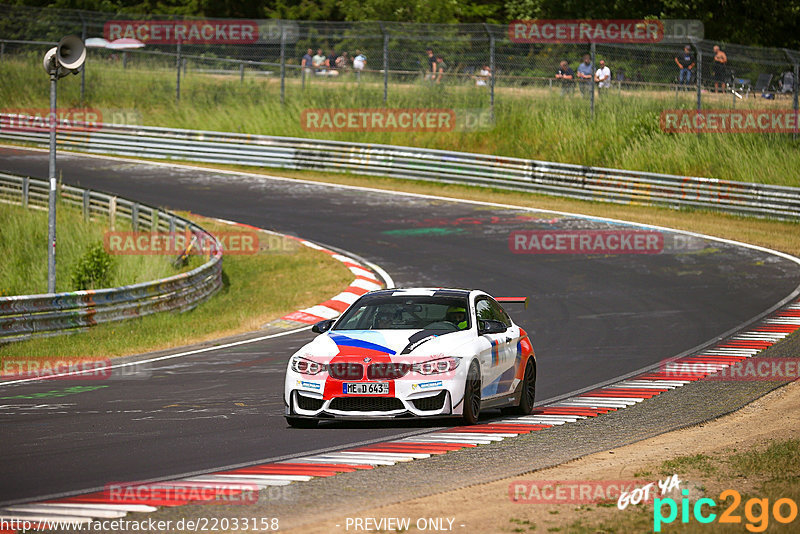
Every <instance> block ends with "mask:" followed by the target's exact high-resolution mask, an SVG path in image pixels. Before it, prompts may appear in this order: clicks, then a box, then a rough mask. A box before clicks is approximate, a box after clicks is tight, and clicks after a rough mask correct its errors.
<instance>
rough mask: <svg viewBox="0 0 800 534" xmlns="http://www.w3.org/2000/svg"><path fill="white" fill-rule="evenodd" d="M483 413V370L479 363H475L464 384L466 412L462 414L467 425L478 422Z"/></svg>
mask: <svg viewBox="0 0 800 534" xmlns="http://www.w3.org/2000/svg"><path fill="white" fill-rule="evenodd" d="M480 413H481V372H480V369H479V368H478V365H477V364H475V363H473V364H472V365H471V366H470V368H469V372H468V373H467V381H466V383H465V384H464V414H463V415H462V416H461V417H462V419H463V420H464V424H465V425H474V424H475V423H477V422H478V416H479V415H480Z"/></svg>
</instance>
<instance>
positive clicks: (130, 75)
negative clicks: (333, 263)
mask: <svg viewBox="0 0 800 534" xmlns="http://www.w3.org/2000/svg"><path fill="white" fill-rule="evenodd" d="M0 78H2V79H3V84H2V86H0V101H2V102H3V107H4V108H25V107H36V108H42V107H46V106H47V103H48V84H47V81H46V77H45V76H44V75H43V74H42V72H41V66H40V58H39V57H38V56H35V55H29V56H16V57H14V58H10V59H6V61H5V62H4V63H3V64H2V65H0ZM343 78H345V79H342V80H319V79H309V80H308V82H307V84H306V88H305V89H302V88H301V86H300V82H299V81H298V80H297V79H291V78H290V79H288V80H287V83H286V104H285V105H283V106H282V105H281V104H280V92H279V83H278V80H276V79H274V78H272V79H263V78H258V79H256V78H254V77H248V78H246V79H245V82H244V83H240V82H239V78H238V76H210V75H204V74H198V73H193V72H192V70H191V69H190V70H189V71H188V75H187V76H186V77H185V78H183V79H182V92H181V101H180V104H177V103H176V102H175V73H174V71H172V70H167V69H161V70H159V69H154V68H149V67H145V66H129V68H127V69H123V68H122V67H121V65H120V64H119V63H108V62H104V61H102V60H92V58H91V57H90V60H89V63H88V64H87V75H86V87H87V92H86V95H87V97H86V102H85V105H86V106H87V107H93V108H97V109H100V110H101V111H103V113H104V114H105V116H106V117H107V118H109V117H114V116H115V115H114V110H117V111H119V110H124V111H127V112H128V116H130V117H133V119H132V120H135V121H136V122H139V121H140V120H141V122H142V123H144V124H148V125H158V126H169V127H179V128H191V129H206V130H219V131H230V132H242V133H252V134H266V135H284V136H296V137H313V138H325V139H338V140H343V141H356V142H368V143H389V144H398V145H410V146H418V147H428V148H439V149H447V150H461V151H468V152H482V153H490V154H495V155H504V156H515V157H524V158H532V159H541V160H550V161H559V162H567V163H577V164H581V165H598V166H607V167H618V168H626V169H635V170H644V171H653V172H664V173H671V174H678V175H696V176H709V177H714V178H721V179H728V180H739V181H753V182H762V183H774V184H783V185H799V184H800V178H798V176H797V173H796V169H797V168H800V151H798V148H800V141H795V140H793V139H792V137H791V136H790V135H786V134H762V135H758V134H704V135H691V134H665V133H663V132H662V131H661V130H660V128H659V116H660V113H661V111H662V110H664V109H671V108H691V107H692V106H693V105H694V100H693V98H694V95H693V94H692V93H682V94H681V95H679V96H676V95H675V93H672V92H669V91H664V92H656V91H630V92H622V93H621V94H618V93H616V92H615V91H613V90H612V91H611V92H610V93H609V94H604V95H603V97H602V98H598V100H597V102H596V117H595V119H594V120H592V119H591V117H590V115H589V110H588V103H587V101H586V100H585V99H582V98H581V97H580V96H577V93H576V95H575V96H572V97H569V98H562V97H561V96H560V94H559V91H558V90H552V91H550V90H548V89H546V88H532V87H522V88H520V87H504V86H501V87H498V88H497V90H496V108H495V112H496V113H495V116H496V124H495V127H494V128H492V129H490V130H487V131H472V132H460V131H451V132H433V133H419V132H416V133H415V132H357V133H354V132H350V133H311V132H308V131H306V130H304V129H303V128H302V127H301V124H300V114H301V112H302V111H303V110H304V109H307V108H326V107H336V108H364V107H383V105H384V104H383V88H382V85H381V84H380V83H379V79H378V78H368V77H366V78H365V81H363V82H362V83H361V84H358V83H355V82H354V81H353V80H352V79H351V78H349V77H343ZM79 87H80V84H79V80H78V78H77V77H68V78H65V79H63V80H62V81H61V82H60V83H59V95H60V97H59V103H60V107H64V108H66V107H72V106H78V105H79V95H80V92H79ZM705 102H706V106H707V107H710V108H727V107H730V100H729V99H727V97H726V96H722V95H708V97H707V98H706V100H705ZM487 104H488V98H487V93H486V91H485V90H483V88H476V87H473V86H470V85H437V86H430V85H429V84H425V83H422V82H419V81H418V82H406V83H404V84H402V85H390V87H389V105H390V106H391V107H395V108H401V107H406V108H453V109H457V110H458V109H476V108H485V107H486V106H487ZM737 106H738V107H746V106H749V107H759V106H772V107H776V106H777V107H782V108H788V107H790V106H791V103H790V102H789V101H788V100H785V99H784V100H781V101H778V102H766V101H762V100H760V99H751V100H748V101H742V102H740V103H738V104H737ZM116 116H117V117H119V116H120V115H119V114H117V115H116Z"/></svg>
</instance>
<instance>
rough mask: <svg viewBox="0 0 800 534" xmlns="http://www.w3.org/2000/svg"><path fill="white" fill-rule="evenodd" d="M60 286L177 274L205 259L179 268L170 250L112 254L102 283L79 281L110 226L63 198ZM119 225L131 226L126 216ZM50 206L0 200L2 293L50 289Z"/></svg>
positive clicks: (117, 282) (58, 226)
mask: <svg viewBox="0 0 800 534" xmlns="http://www.w3.org/2000/svg"><path fill="white" fill-rule="evenodd" d="M56 216H57V221H56V229H57V232H56V242H57V244H58V248H57V253H56V291H57V292H67V291H76V290H78V289H99V288H101V287H117V286H123V285H129V284H137V283H140V282H147V281H150V280H157V279H159V278H165V277H167V276H173V275H175V274H178V273H180V272H184V271H187V270H191V269H194V268H195V267H198V266H199V265H201V264H202V260H201V259H200V258H199V257H198V256H192V257H191V260H190V261H189V263H188V265H186V266H185V267H183V268H181V269H180V270H176V269H174V268H173V267H172V265H171V263H172V259H173V258H171V257H167V256H145V255H136V256H134V255H113V256H109V259H110V264H111V266H110V268H109V269H108V276H107V277H105V279H104V280H105V283H104V284H103V285H90V286H89V287H86V288H81V287H78V286H77V285H76V284H75V283H74V281H73V279H74V276H73V275H74V274H75V273H76V271H77V270H79V263H80V262H81V259H82V258H83V257H84V256H85V255H86V254H87V252H88V251H89V249H90V248H92V247H97V246H98V245H100V246H102V244H103V235H104V233H105V232H106V231H107V230H108V229H109V228H108V226H107V224H104V223H105V221H102V220H100V219H98V220H96V221H95V222H94V223H87V222H85V221H84V220H83V216H82V214H81V212H80V211H79V210H77V209H74V208H73V207H72V206H69V205H67V204H63V203H61V202H59V204H58V206H57V209H56ZM115 230H116V231H119V232H129V231H131V226H130V223H129V222H128V221H126V220H124V219H120V220H118V222H117V225H116V228H115ZM47 232H48V228H47V211H46V210H42V209H34V208H30V209H27V210H26V209H25V208H23V207H21V206H14V205H11V204H6V203H0V258H3V261H2V262H0V295H3V296H10V295H33V294H38V293H47V239H48V237H47Z"/></svg>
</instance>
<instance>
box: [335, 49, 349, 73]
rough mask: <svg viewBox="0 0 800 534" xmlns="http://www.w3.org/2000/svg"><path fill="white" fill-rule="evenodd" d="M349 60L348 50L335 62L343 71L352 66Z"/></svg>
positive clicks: (338, 68)
mask: <svg viewBox="0 0 800 534" xmlns="http://www.w3.org/2000/svg"><path fill="white" fill-rule="evenodd" d="M349 61H350V58H349V57H347V52H342V54H341V55H340V56H339V57H337V58H336V61H335V62H334V65H336V70H339V71H341V72H345V71H347V69H348V68H349V67H350V64H349Z"/></svg>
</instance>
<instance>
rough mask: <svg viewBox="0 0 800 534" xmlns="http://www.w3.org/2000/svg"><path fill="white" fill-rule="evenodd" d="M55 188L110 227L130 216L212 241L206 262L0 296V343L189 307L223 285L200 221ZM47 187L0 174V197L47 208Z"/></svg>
mask: <svg viewBox="0 0 800 534" xmlns="http://www.w3.org/2000/svg"><path fill="white" fill-rule="evenodd" d="M59 187H60V190H59V191H58V196H59V198H60V200H61V202H62V203H65V204H71V205H74V206H78V207H80V209H81V210H82V211H83V214H84V218H86V219H89V218H91V217H92V216H96V215H100V216H104V217H105V216H107V217H109V218H110V220H111V226H112V228H113V226H114V223H115V221H116V219H117V218H120V217H121V218H124V219H128V220H130V221H131V225H132V227H133V230H134V231H140V230H144V229H147V230H149V231H153V232H176V231H183V232H190V233H191V234H193V235H194V236H196V237H197V238H198V239H204V240H206V241H204V242H205V243H210V244H211V246H210V248H209V256H208V261H206V262H205V263H204V264H203V265H201V266H200V267H197V268H195V269H193V270H192V271H189V272H185V273H181V274H178V275H175V276H170V277H168V278H163V279H161V280H155V281H152V282H143V283H140V284H134V285H129V286H122V287H115V288H110V289H98V290H87V291H73V292H68V293H52V294H42V295H22V296H13V297H0V344H2V343H7V342H11V341H20V340H23V339H29V338H31V337H41V336H52V335H59V334H64V333H69V332H73V331H76V330H80V329H85V328H88V327H91V326H94V325H97V324H100V323H106V322H111V321H121V320H124V319H129V318H133V317H141V316H144V315H149V314H152V313H156V312H161V311H170V310H175V311H185V310H189V309H192V308H194V307H195V306H197V305H198V304H199V303H200V302H202V301H203V300H205V299H207V298H209V297H210V296H211V295H213V294H214V293H216V292H217V291H218V290H219V289H220V288H221V287H222V247H221V245H220V243H219V241H217V239H216V238H215V237H213V236H212V235H211V234H210V233H208V232H207V231H206V230H204V229H203V228H201V227H200V226H198V225H196V224H194V223H193V222H191V221H189V220H187V219H184V218H183V217H180V216H178V215H175V214H173V213H170V212H167V211H164V210H160V209H158V208H154V207H151V206H148V205H146V204H140V203H138V202H133V201H131V200H126V199H124V198H119V197H115V196H110V195H107V194H105V193H100V192H97V191H91V190H88V189H81V188H79V187H73V186H69V185H64V184H62V185H60V186H59ZM48 190H49V183H48V182H47V181H44V180H35V179H32V178H27V177H22V176H15V175H11V174H0V201H4V202H13V203H19V204H21V205H23V206H25V207H28V206H42V207H45V208H46V207H47V201H48V194H49V193H48Z"/></svg>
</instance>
